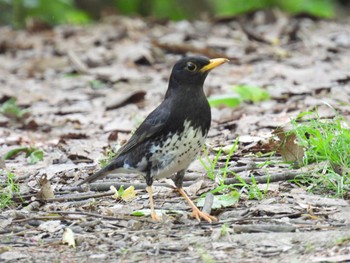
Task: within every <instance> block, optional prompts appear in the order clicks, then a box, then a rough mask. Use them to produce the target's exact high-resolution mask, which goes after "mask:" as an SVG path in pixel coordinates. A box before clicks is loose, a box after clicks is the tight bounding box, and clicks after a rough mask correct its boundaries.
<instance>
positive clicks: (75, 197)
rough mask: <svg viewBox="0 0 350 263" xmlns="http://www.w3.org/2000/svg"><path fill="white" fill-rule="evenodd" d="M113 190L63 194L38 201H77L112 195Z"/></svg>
mask: <svg viewBox="0 0 350 263" xmlns="http://www.w3.org/2000/svg"><path fill="white" fill-rule="evenodd" d="M113 194H114V192H110V191H109V192H107V193H98V194H93V193H90V194H84V195H81V194H78V195H70V196H63V197H56V198H49V199H46V200H41V199H38V200H39V201H44V202H50V203H51V202H66V201H79V200H85V199H90V198H98V197H104V196H110V195H113Z"/></svg>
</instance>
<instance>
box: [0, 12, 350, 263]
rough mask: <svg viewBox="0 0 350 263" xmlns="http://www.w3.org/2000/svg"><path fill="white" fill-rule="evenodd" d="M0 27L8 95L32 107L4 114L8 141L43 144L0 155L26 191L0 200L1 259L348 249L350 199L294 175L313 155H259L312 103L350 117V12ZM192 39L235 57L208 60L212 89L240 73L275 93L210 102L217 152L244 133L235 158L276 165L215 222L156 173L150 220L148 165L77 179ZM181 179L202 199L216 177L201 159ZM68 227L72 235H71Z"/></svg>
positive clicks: (181, 257) (251, 256) (265, 257)
mask: <svg viewBox="0 0 350 263" xmlns="http://www.w3.org/2000/svg"><path fill="white" fill-rule="evenodd" d="M0 31H1V33H0V72H1V74H0V82H1V90H0V102H1V103H4V102H5V101H7V100H8V99H9V98H16V99H17V105H18V106H20V107H21V108H23V109H28V112H27V113H25V114H24V116H23V117H22V118H13V116H8V115H1V116H0V147H1V148H0V154H1V156H3V155H4V154H5V153H8V152H9V151H10V150H12V149H16V148H18V147H20V146H26V147H34V148H37V149H41V150H43V151H44V159H43V160H42V161H39V162H37V163H35V164H29V163H28V159H27V158H26V157H25V154H24V153H23V154H17V155H15V156H14V157H13V158H11V159H8V160H6V161H3V162H2V163H1V164H0V165H1V166H2V168H3V173H2V174H1V177H0V179H1V185H3V186H4V185H5V184H6V181H7V179H6V178H7V172H5V171H12V173H13V174H14V175H15V178H14V180H15V183H17V184H18V185H19V186H20V192H21V198H22V199H20V198H19V197H18V195H15V196H14V197H13V198H14V201H15V202H14V203H13V204H10V205H9V206H8V207H5V208H3V209H2V210H1V213H0V219H1V221H0V227H1V228H0V235H1V241H0V259H1V260H2V261H8V262H55V261H56V262H93V261H96V260H98V261H100V262H111V261H113V262H135V261H143V262H232V261H240V262H345V261H350V256H349V255H350V230H349V229H350V228H349V224H350V220H349V218H350V206H349V202H348V200H346V198H345V199H337V198H330V197H326V196H324V195H318V194H315V193H310V192H308V189H307V188H305V187H301V186H297V185H295V184H293V183H292V182H290V181H288V180H287V179H290V178H293V177H294V176H295V175H297V174H300V173H303V172H304V171H303V170H302V169H303V168H301V169H292V168H291V166H290V165H287V164H285V163H283V162H281V157H280V156H279V155H278V154H276V155H273V156H270V155H267V156H264V155H261V153H268V152H271V151H273V150H274V149H271V147H270V148H269V147H267V146H269V145H270V144H269V143H266V142H271V140H272V141H274V140H277V138H275V136H274V135H273V131H274V130H275V129H276V128H277V127H280V126H283V125H286V124H288V123H289V121H290V119H291V118H294V117H296V116H297V115H298V114H299V113H301V112H304V111H308V110H312V109H315V108H317V109H318V113H319V115H320V116H321V117H322V118H333V117H334V116H335V111H334V109H335V110H336V111H337V112H338V113H339V114H341V115H344V116H345V118H348V113H349V112H350V106H349V105H350V104H349V102H350V99H349V98H350V74H349V72H350V63H349V57H350V51H349V50H350V21H349V20H341V21H324V20H315V19H312V18H308V17H299V18H292V17H288V16H286V15H285V14H281V13H279V12H274V13H272V14H271V12H269V13H264V12H257V13H255V15H252V16H247V17H241V18H240V19H229V18H227V19H225V20H220V21H212V22H203V21H193V22H187V21H181V22H164V21H149V20H148V21H147V20H142V19H139V18H126V17H110V18H108V19H105V20H104V21H101V22H100V23H97V24H94V25H88V26H57V27H55V28H53V29H52V30H46V31H39V29H36V28H31V31H14V30H12V29H10V28H7V27H2V28H0ZM190 54H201V55H206V56H209V57H227V58H229V59H230V61H231V62H230V63H229V64H225V65H223V66H221V67H220V68H217V69H215V70H213V72H211V73H210V75H209V77H208V78H207V81H206V84H205V92H206V94H207V95H208V96H217V95H222V94H230V93H232V91H231V89H232V87H233V86H235V85H238V84H245V85H251V86H258V87H262V88H264V89H265V90H267V91H268V93H269V94H270V99H268V100H266V101H262V102H258V103H249V102H246V103H242V104H240V105H239V106H238V107H235V108H229V107H219V108H212V116H213V121H212V127H211V130H210V133H209V136H208V139H207V149H208V151H209V158H210V159H213V158H214V157H215V154H216V149H217V148H218V147H224V148H225V147H226V148H230V147H231V145H232V144H233V143H234V142H235V140H236V139H237V138H238V140H239V144H238V149H237V150H236V151H235V152H234V153H233V155H232V156H231V158H230V159H229V163H228V167H229V170H230V171H234V172H236V174H238V175H240V176H241V177H242V178H250V177H251V176H252V175H254V177H255V178H257V180H259V178H263V176H266V175H270V176H271V178H277V177H278V176H279V179H276V180H271V182H270V183H269V184H268V185H266V184H263V183H262V181H261V184H259V185H258V188H259V189H262V191H263V190H264V189H267V190H266V191H265V194H264V196H263V198H262V199H260V200H249V198H248V196H247V195H246V194H243V195H242V196H241V198H240V200H239V201H238V202H236V203H235V204H232V205H229V206H225V207H222V208H216V209H215V208H213V209H212V211H211V213H212V214H213V215H215V216H216V217H217V218H218V219H219V221H218V222H214V223H212V224H209V223H207V222H197V221H196V220H194V219H192V218H191V217H190V214H191V211H190V209H189V207H188V206H187V204H186V203H185V202H184V200H183V199H182V198H181V197H179V194H178V193H176V191H175V190H174V189H173V187H172V186H171V181H169V180H167V181H159V182H156V183H155V201H156V209H157V210H158V211H160V212H161V211H163V213H165V214H163V221H161V222H153V221H152V220H151V219H150V218H149V216H147V215H144V216H140V217H137V216H135V215H132V213H133V212H134V211H137V210H141V211H144V212H145V211H146V210H145V209H148V196H147V193H146V191H145V182H144V180H143V178H140V177H139V176H137V175H135V176H134V175H132V176H131V175H129V176H128V175H111V177H109V179H108V180H107V181H105V182H102V181H99V182H96V183H95V184H93V185H92V186H91V190H89V189H88V187H85V188H83V189H82V188H79V187H76V186H75V184H76V183H77V182H79V181H80V180H82V179H83V178H85V177H86V176H87V175H88V174H91V173H93V172H94V171H95V170H97V169H98V167H99V165H100V164H99V160H100V159H102V158H105V155H106V152H107V149H109V148H110V147H112V148H113V147H116V146H118V145H120V144H122V143H123V142H125V140H127V139H128V138H129V137H130V134H131V133H132V131H133V130H134V129H135V127H137V125H138V124H139V123H140V122H141V121H142V120H143V119H144V118H145V117H146V116H147V114H148V113H149V112H150V111H152V109H154V108H155V107H156V106H157V105H158V104H159V103H160V101H161V100H162V98H163V96H164V94H165V91H166V88H167V79H168V76H169V74H170V70H171V67H172V65H173V64H174V63H175V62H176V60H177V59H179V58H180V57H181V56H183V55H190ZM264 146H266V147H265V148H264ZM203 155H204V153H203V154H202V156H203ZM226 159H227V158H226V157H225V155H222V156H221V157H220V159H219V162H218V165H219V166H221V167H222V166H223V165H224V164H225V161H226ZM261 164H264V165H261ZM259 167H262V168H259ZM216 168H217V167H216ZM304 169H305V167H304ZM233 177H234V176H233V175H231V174H230V175H229V177H228V178H227V180H231V179H232V178H233ZM111 181H112V182H113V183H114V185H115V187H116V188H117V189H119V187H120V186H121V185H124V187H125V188H126V187H128V186H131V185H133V186H135V188H136V197H135V198H134V199H132V200H122V199H120V198H113V197H112V195H113V193H111V191H109V189H110V188H109V186H110V184H109V183H107V182H111ZM273 181H274V182H273ZM48 183H49V186H48V187H47V185H48ZM185 186H186V187H185V189H186V190H187V192H188V193H189V194H190V196H191V198H192V199H193V200H196V199H197V198H198V197H199V196H200V195H202V194H203V193H206V192H208V191H210V190H212V189H214V188H216V187H217V182H213V181H212V180H210V179H209V178H208V176H207V171H206V170H205V169H204V168H203V166H202V165H201V163H200V162H199V161H195V162H194V163H193V164H192V165H191V167H190V169H189V171H188V173H187V174H186V179H185ZM266 187H267V188H266ZM52 190H53V193H52ZM2 191H5V190H4V188H3V189H2ZM47 192H48V193H47ZM48 197H49V198H48ZM171 211H173V212H172V213H171ZM146 212H147V211H146ZM70 230H71V231H72V232H73V233H74V240H75V247H73V245H69V244H67V243H63V242H62V238H63V236H64V235H66V234H67V233H68V237H69V231H70ZM64 233H66V234H64ZM68 240H69V238H68ZM70 240H71V239H70Z"/></svg>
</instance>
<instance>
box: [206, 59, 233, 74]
mask: <svg viewBox="0 0 350 263" xmlns="http://www.w3.org/2000/svg"><path fill="white" fill-rule="evenodd" d="M228 61H229V60H228V59H227V58H213V59H211V60H209V64H208V65H205V66H204V67H203V68H201V69H200V70H199V71H200V72H206V71H209V70H211V69H213V68H216V67H217V66H220V65H221V64H224V63H226V62H228Z"/></svg>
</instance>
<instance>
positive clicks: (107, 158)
mask: <svg viewBox="0 0 350 263" xmlns="http://www.w3.org/2000/svg"><path fill="white" fill-rule="evenodd" d="M118 149H119V146H117V147H116V148H108V149H107V151H106V154H105V157H104V158H101V159H100V160H99V161H98V162H99V164H100V166H101V168H103V167H106V166H107V165H108V164H109V163H110V161H111V160H112V159H113V158H114V157H115V156H116V155H117V152H118Z"/></svg>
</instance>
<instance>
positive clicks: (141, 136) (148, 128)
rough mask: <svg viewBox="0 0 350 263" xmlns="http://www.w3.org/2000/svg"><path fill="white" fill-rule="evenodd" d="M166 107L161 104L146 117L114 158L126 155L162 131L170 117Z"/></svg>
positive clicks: (164, 104)
mask: <svg viewBox="0 0 350 263" xmlns="http://www.w3.org/2000/svg"><path fill="white" fill-rule="evenodd" d="M166 106H167V105H166V103H164V102H163V103H162V104H161V105H159V106H158V107H157V108H156V109H155V110H154V111H152V112H151V113H150V114H149V115H148V117H147V118H146V119H145V120H144V121H143V123H141V125H140V126H139V127H138V128H137V129H136V131H135V133H134V134H133V135H132V136H131V138H130V139H129V141H128V142H127V143H126V144H124V145H123V146H122V147H121V148H120V149H119V150H118V152H117V154H116V157H117V156H119V155H122V154H126V153H128V152H129V151H130V150H132V149H133V148H134V147H136V146H138V145H140V144H141V143H143V142H145V141H146V140H148V139H149V138H152V137H153V136H155V135H156V134H158V133H159V132H160V131H162V130H163V129H164V127H165V126H166V124H167V121H168V119H169V116H170V110H169V108H168V107H166Z"/></svg>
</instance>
